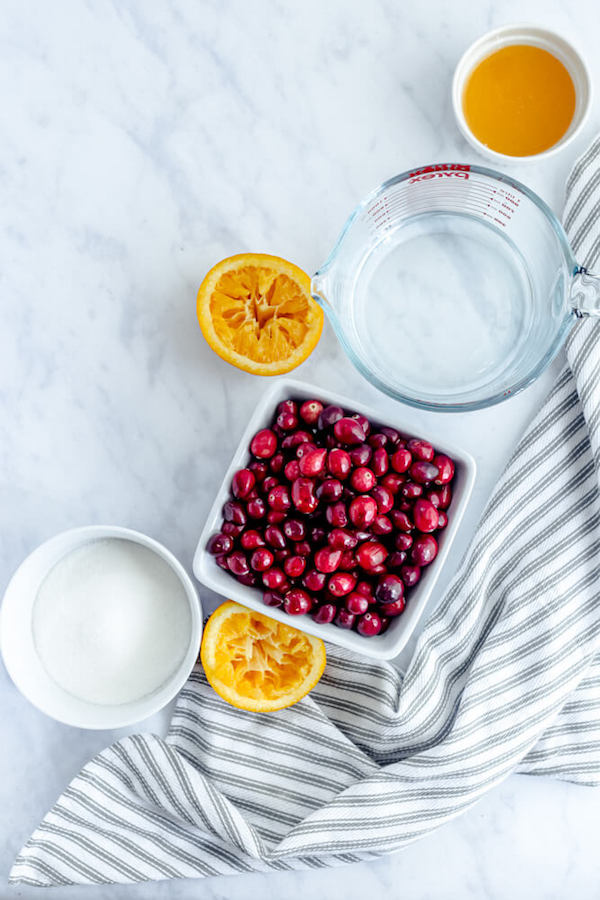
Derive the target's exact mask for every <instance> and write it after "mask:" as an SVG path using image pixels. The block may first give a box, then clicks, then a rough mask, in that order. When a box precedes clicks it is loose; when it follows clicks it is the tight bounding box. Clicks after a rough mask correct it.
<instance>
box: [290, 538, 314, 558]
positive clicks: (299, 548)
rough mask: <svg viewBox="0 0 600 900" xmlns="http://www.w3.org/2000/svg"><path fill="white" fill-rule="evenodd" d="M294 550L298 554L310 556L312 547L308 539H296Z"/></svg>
mask: <svg viewBox="0 0 600 900" xmlns="http://www.w3.org/2000/svg"><path fill="white" fill-rule="evenodd" d="M294 550H295V551H296V554H297V555H298V556H310V554H311V553H312V547H311V546H310V544H309V543H308V541H298V542H297V544H296V546H295V547H294Z"/></svg>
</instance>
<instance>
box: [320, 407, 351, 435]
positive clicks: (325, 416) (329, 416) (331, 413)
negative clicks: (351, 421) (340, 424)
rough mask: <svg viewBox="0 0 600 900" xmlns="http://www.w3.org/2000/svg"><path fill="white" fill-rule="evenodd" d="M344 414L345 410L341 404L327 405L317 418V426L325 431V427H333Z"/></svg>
mask: <svg viewBox="0 0 600 900" xmlns="http://www.w3.org/2000/svg"><path fill="white" fill-rule="evenodd" d="M343 415H344V410H343V409H342V408H341V407H339V406H326V407H325V409H324V410H323V411H322V412H321V413H320V415H319V418H318V419H317V428H319V430H320V431H323V430H324V429H325V428H331V426H332V425H335V423H336V422H337V421H339V419H341V418H342V416H343Z"/></svg>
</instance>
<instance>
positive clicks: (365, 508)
mask: <svg viewBox="0 0 600 900" xmlns="http://www.w3.org/2000/svg"><path fill="white" fill-rule="evenodd" d="M348 514H349V516H350V521H351V522H352V524H353V525H354V526H355V527H356V528H365V527H366V526H368V525H370V524H371V522H374V521H375V516H376V515H377V504H376V503H375V501H374V500H373V498H372V497H356V498H355V499H354V500H353V501H352V502H351V504H350V507H349V510H348Z"/></svg>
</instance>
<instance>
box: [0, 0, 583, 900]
mask: <svg viewBox="0 0 600 900" xmlns="http://www.w3.org/2000/svg"><path fill="white" fill-rule="evenodd" d="M522 20H529V21H532V22H538V23H540V24H546V25H548V26H550V27H553V28H556V29H558V30H559V31H561V32H562V33H564V34H565V36H570V37H572V38H574V39H576V40H577V42H578V43H579V45H580V46H581V47H582V48H583V50H584V52H585V53H586V54H587V57H588V59H589V62H590V65H591V68H592V73H593V77H594V80H595V82H596V84H598V83H599V80H600V57H598V55H597V46H598V41H599V40H600V23H599V21H598V16H597V9H596V5H595V3H594V2H593V0H556V2H553V3H548V2H547V0H526V2H516V0H494V2H492V0H483V2H481V3H478V4H472V3H469V2H468V0H454V2H452V3H450V2H449V0H430V2H429V3H422V4H414V3H413V4H408V3H402V2H399V0H396V2H394V0H374V2H370V3H364V2H360V0H352V2H350V0H331V2H327V3H323V2H319V0H304V2H303V3H297V4H291V3H290V4H285V3H276V2H268V0H263V2H257V0H239V2H229V0H215V2H197V0H196V2H195V0H179V2H171V3H166V2H165V3H162V2H161V3H159V2H143V0H137V2H133V0H129V2H124V0H121V2H117V0H115V2H113V3H109V2H108V0H106V2H101V0H88V2H87V3H80V2H76V0H72V2H67V0H55V2H54V3H43V2H38V3H35V2H33V0H4V3H3V4H2V16H1V19H0V83H1V84H2V85H3V88H4V90H3V96H2V103H1V104H0V187H1V190H2V203H1V204H0V228H1V239H0V248H1V257H2V266H1V280H0V285H1V303H2V321H3V327H2V329H1V330H0V374H1V381H0V423H1V424H0V429H1V431H0V433H1V434H2V441H1V443H0V453H1V458H2V467H1V470H0V482H1V483H0V518H1V523H2V532H1V533H2V540H1V543H0V565H1V568H0V589H1V588H2V587H3V586H4V585H5V584H6V582H7V581H8V579H9V577H10V574H11V573H12V571H13V570H14V569H15V567H16V566H17V565H18V563H19V562H20V560H21V559H22V558H23V557H24V556H25V555H26V554H27V553H28V552H29V551H30V550H31V549H33V548H34V547H35V546H36V545H37V544H38V543H39V542H40V541H42V540H44V539H45V538H47V537H49V536H51V535H52V534H54V533H55V532H57V531H59V530H61V529H64V528H67V527H70V526H74V525H79V524H85V523H101V522H105V523H106V522H110V523H115V524H123V525H128V526H132V527H135V528H139V529H141V530H142V531H145V532H148V533H149V534H151V535H153V536H155V537H157V538H159V539H160V540H162V541H164V542H165V543H166V544H167V546H168V547H170V548H171V549H172V550H173V551H174V552H175V553H176V554H177V555H178V556H179V557H180V558H181V559H182V560H183V562H184V563H185V564H186V565H187V566H188V567H189V566H190V563H191V558H192V552H193V549H194V546H195V543H196V540H197V536H198V533H199V529H200V526H201V524H202V521H203V516H204V515H205V512H206V511H207V509H208V506H209V503H210V501H211V497H212V494H213V490H214V484H215V482H216V480H217V479H219V477H220V476H221V474H222V473H223V471H224V469H225V466H226V462H227V458H228V455H229V454H230V453H231V452H232V450H233V448H234V446H235V443H236V440H237V437H238V435H239V434H240V432H241V430H242V428H243V425H244V422H245V420H246V417H247V416H248V413H249V411H250V409H251V408H252V405H253V403H254V402H255V401H256V399H257V397H258V396H259V395H260V392H261V390H262V389H263V384H262V382H261V381H260V380H258V379H255V378H253V377H251V376H249V375H245V374H244V373H242V372H239V371H237V370H235V369H232V368H230V367H229V366H227V365H226V364H225V363H222V362H221V361H220V360H218V359H217V358H216V357H215V356H214V355H213V354H212V352H211V351H210V350H209V348H208V347H207V346H206V344H205V343H204V341H203V339H202V337H201V335H200V332H199V330H198V328H197V324H196V320H195V310H194V300H195V293H196V289H197V286H198V284H199V282H200V280H201V279H202V277H203V274H204V273H205V271H206V270H207V268H209V267H210V266H211V265H212V264H213V263H214V262H215V261H216V260H218V259H220V258H221V257H223V256H226V255H229V254H231V253H235V252H239V251H242V250H245V249H257V250H264V251H268V252H273V253H277V254H281V255H283V256H286V257H289V258H291V259H293V260H295V261H296V262H297V263H299V264H300V265H301V266H303V267H304V268H306V269H307V270H309V271H311V270H314V269H315V268H316V267H317V265H318V264H319V263H320V262H321V261H322V260H323V258H324V257H325V255H326V254H327V252H328V251H329V249H330V247H331V245H332V242H333V240H334V238H335V237H336V234H337V232H338V229H339V228H340V226H341V224H342V223H343V221H344V219H345V217H346V215H347V213H348V212H349V211H350V210H351V208H352V207H353V205H354V204H355V203H356V201H357V200H359V199H360V198H361V197H362V196H363V195H364V194H365V192H366V191H368V190H369V189H370V188H372V187H373V186H374V185H376V184H377V183H378V182H379V181H381V180H382V179H383V178H384V177H387V176H389V175H392V174H394V173H396V172H398V171H401V170H403V169H405V168H407V167H409V166H412V165H415V164H419V163H426V162H433V161H440V160H443V159H451V160H459V161H476V158H475V157H474V154H473V152H472V151H471V150H470V149H469V148H468V147H467V145H466V144H465V143H464V141H463V140H462V139H461V138H460V136H459V134H458V132H457V130H456V128H455V126H454V122H453V118H452V112H451V107H450V102H449V85H450V78H451V73H452V69H453V66H454V64H455V62H456V60H457V59H458V57H459V55H460V54H461V53H462V51H463V49H464V48H465V47H466V46H467V44H468V43H469V42H470V41H471V40H473V39H474V38H475V37H476V36H477V35H479V34H480V33H482V32H483V31H485V30H487V29H488V28H491V27H493V26H496V25H500V24H503V23H506V22H510V21H522ZM597 125H598V116H597V114H596V111H595V110H594V114H593V116H592V122H591V123H590V126H589V127H588V129H587V132H586V134H585V135H583V136H582V138H581V139H580V140H579V141H578V143H577V145H576V146H575V147H573V148H571V149H569V150H568V151H567V152H565V153H564V154H562V155H559V156H558V157H557V158H556V159H553V160H551V161H548V162H546V163H544V164H540V165H535V166H533V167H524V166H523V167H520V166H517V167H515V169H514V174H515V175H516V176H517V177H521V178H522V179H523V180H525V181H527V182H528V183H529V184H530V185H531V186H532V187H533V188H534V189H536V190H537V191H539V192H540V193H541V194H542V195H543V196H544V197H545V198H546V199H547V200H548V201H549V202H550V203H551V205H553V206H554V208H555V209H557V210H559V209H560V206H561V198H562V189H563V184H564V179H565V177H566V174H567V172H568V170H569V168H570V165H571V163H572V161H573V159H574V156H575V154H576V153H577V152H579V150H581V149H582V148H583V147H584V145H585V143H586V140H587V139H588V138H589V137H590V136H591V134H592V133H593V130H594V128H595V127H596V126H597ZM554 368H555V369H556V366H555V367H554ZM296 374H297V375H298V376H299V377H301V378H304V379H306V380H309V381H313V382H315V383H321V384H323V385H327V386H328V387H331V388H332V389H340V390H341V389H343V390H344V391H345V392H346V393H347V392H350V393H355V395H356V396H358V397H360V399H361V400H362V401H363V402H369V403H373V404H374V405H376V406H377V407H378V409H380V410H381V411H382V412H384V411H385V410H386V409H392V408H393V403H392V401H390V400H387V399H385V398H383V397H381V396H380V395H378V394H377V393H376V391H375V390H374V389H373V388H371V387H370V386H369V385H368V384H367V383H366V382H365V381H364V380H363V379H362V378H361V377H360V376H359V375H358V374H357V373H356V372H355V371H354V370H353V369H352V367H351V366H350V364H349V363H348V362H347V361H346V360H345V358H344V357H343V355H342V353H341V351H340V349H339V347H338V346H337V344H336V341H335V339H334V337H333V335H332V332H331V329H330V328H329V326H326V329H325V334H324V337H323V339H322V341H321V343H320V345H319V347H318V348H317V350H316V352H315V353H314V354H313V356H312V358H311V359H310V360H309V361H308V362H307V363H306V364H305V365H304V366H303V367H302V368H301V369H300V370H299V371H298V372H297V373H296ZM552 374H553V373H548V374H547V375H546V376H545V377H544V378H543V379H542V380H541V381H540V382H539V383H538V384H537V385H536V386H534V387H533V388H532V389H530V390H529V391H528V392H526V393H525V394H524V395H522V396H520V397H518V398H515V399H513V400H512V401H510V402H509V403H507V404H505V405H504V406H502V407H500V408H496V409H493V410H489V411H486V412H482V413H477V414H471V415H469V416H455V417H440V416H435V415H433V414H418V413H416V412H415V411H410V410H406V411H403V412H404V414H405V415H407V416H408V417H410V418H411V419H412V420H413V421H414V423H415V430H419V429H421V430H422V431H423V432H424V433H426V432H427V426H428V425H429V424H430V423H434V424H435V426H436V429H442V428H443V429H444V430H445V431H446V432H447V435H448V438H449V439H451V440H453V441H455V442H457V443H461V444H463V445H464V446H466V447H468V448H469V449H471V451H472V452H473V453H474V454H475V456H476V457H477V459H478V462H479V465H480V479H479V482H478V486H477V491H476V496H475V499H474V502H473V504H472V508H471V511H470V515H469V516H468V518H467V521H466V522H465V527H464V529H463V534H462V544H463V546H464V544H465V542H466V540H467V539H468V536H469V534H470V533H472V530H473V527H474V525H475V522H476V519H477V517H478V515H479V512H480V511H481V508H482V506H483V503H484V502H485V499H486V497H487V495H488V494H489V491H490V489H491V487H492V485H493V482H494V479H495V478H496V477H497V475H498V473H499V471H500V469H501V468H502V466H503V465H504V463H505V461H506V459H507V456H508V454H509V453H510V450H511V447H512V446H513V445H514V442H515V440H516V438H517V436H518V434H519V433H520V432H521V430H522V429H523V427H524V425H525V424H526V423H527V421H528V420H529V418H530V417H531V415H532V413H533V411H534V410H535V409H536V408H537V406H538V405H539V403H540V400H541V398H542V397H543V395H544V393H545V392H546V390H547V388H548V385H549V384H550V383H551V381H552ZM204 601H205V604H206V605H207V606H210V602H211V598H210V597H208V596H206V594H204ZM0 690H1V691H2V712H3V715H2V719H1V722H2V724H1V726H0V727H1V735H0V747H1V750H0V785H1V798H0V838H1V845H0V853H1V863H0V897H22V898H29V897H32V896H36V891H34V890H32V889H27V888H24V889H19V888H12V889H9V888H8V887H7V886H6V874H7V872H8V868H9V865H10V861H11V859H12V857H13V855H14V853H15V852H16V851H17V850H18V848H19V846H20V845H21V843H22V842H23V841H24V840H25V839H26V838H27V836H28V835H29V833H30V831H31V830H32V828H33V827H34V826H35V825H36V824H37V822H38V820H39V819H40V818H41V817H42V815H43V814H44V812H45V811H46V810H47V808H48V807H49V806H50V805H51V804H52V802H53V800H54V799H55V797H56V796H57V794H58V793H59V792H60V790H61V789H62V788H63V787H64V786H65V785H66V783H67V782H68V780H69V779H70V777H71V776H72V775H73V774H75V772H76V771H77V770H78V768H79V767H80V766H81V765H82V764H83V763H84V762H85V761H86V760H87V759H88V758H89V757H90V756H91V755H92V754H93V753H94V752H96V751H98V750H100V749H101V748H102V747H104V746H105V745H106V744H108V743H109V742H110V741H111V740H112V739H113V738H114V737H116V736H117V733H106V732H104V733H93V732H81V731H77V730H74V729H70V728H68V727H63V726H61V725H58V724H57V723H54V722H52V721H51V720H49V719H47V718H45V717H44V716H43V715H42V714H40V713H38V712H37V711H36V710H35V709H33V708H32V707H31V706H29V705H28V704H27V702H26V701H25V700H23V699H22V698H21V696H20V695H19V694H18V693H17V692H16V690H15V689H14V687H13V686H12V684H11V683H10V681H9V680H8V677H7V675H6V673H5V671H4V669H1V670H0ZM166 721H167V715H166V713H164V714H163V715H162V716H160V717H157V720H156V721H153V722H150V723H148V727H152V728H154V729H162V728H164V726H165V723H166ZM599 819H600V800H599V797H598V794H597V793H595V792H594V791H592V790H588V789H582V788H575V787H572V786H569V785H566V784H559V783H555V782H551V781H547V780H534V779H527V778H523V777H513V778H510V779H509V780H508V781H507V782H505V783H504V784H503V785H502V786H501V787H499V788H497V789H496V790H495V791H493V792H492V793H490V794H489V795H488V796H487V797H485V798H484V799H483V800H482V801H481V802H480V804H479V805H478V806H477V807H475V808H474V809H473V810H471V811H470V812H469V813H468V814H467V815H464V816H463V817H461V818H459V819H457V820H456V821H454V822H453V823H451V824H450V825H448V826H446V827H445V828H443V829H441V830H440V831H439V832H437V833H435V834H433V835H431V836H429V837H428V838H426V839H424V840H422V841H421V842H419V843H417V844H415V845H412V846H411V847H409V848H408V849H407V850H405V851H404V852H403V853H401V854H399V855H396V856H393V857H389V858H386V859H384V860H381V861H379V862H376V863H372V864H361V865H357V866H354V867H351V868H346V869H337V870H335V871H325V872H318V873H317V872H315V873H303V874H298V873H295V874H276V875H269V876H268V877H267V876H263V875H256V876H240V877H238V878H231V879H221V880H212V881H205V882H203V883H197V882H178V883H171V884H159V885H141V886H134V887H131V888H120V887H103V888H92V889H88V890H86V891H85V892H83V891H81V890H79V889H74V890H69V889H59V890H55V891H54V892H53V893H52V897H54V898H56V900H58V898H63V897H64V898H67V897H75V896H76V897H80V896H83V895H84V893H85V897H86V898H87V897H89V898H90V900H100V898H102V900H105V898H106V900H110V898H114V897H123V898H150V897H153V898H154V897H156V898H162V897H169V898H177V900H184V898H191V897H197V896H202V897H206V898H209V900H217V898H253V897H263V898H264V897H271V896H272V897H278V898H279V900H286V898H295V897H298V896H306V895H315V896H328V897H331V898H338V897H339V898H342V897H343V898H345V900H352V898H359V897H363V896H364V895H365V894H372V893H373V892H376V893H377V894H379V895H380V896H389V897H392V896H400V895H402V896H405V897H410V898H411V900H419V898H432V897H444V898H445V900H450V898H459V897H460V898H464V897H466V896H467V897H473V898H494V900H495V898H504V897H511V898H513V900H518V898H530V897H535V898H542V897H543V898H554V897H568V896H578V897H579V898H592V897H597V896H598V893H599V890H600V889H599V887H598V885H599V884H600V858H599V857H598V852H597V833H598V825H599Z"/></svg>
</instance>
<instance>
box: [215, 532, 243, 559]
mask: <svg viewBox="0 0 600 900" xmlns="http://www.w3.org/2000/svg"><path fill="white" fill-rule="evenodd" d="M242 546H243V545H242ZM206 549H207V550H208V552H209V553H212V555H213V556H222V555H223V553H231V551H232V550H233V538H232V537H231V535H229V534H223V533H219V534H213V535H212V536H211V537H210V538H209V539H208V544H207V545H206Z"/></svg>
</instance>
